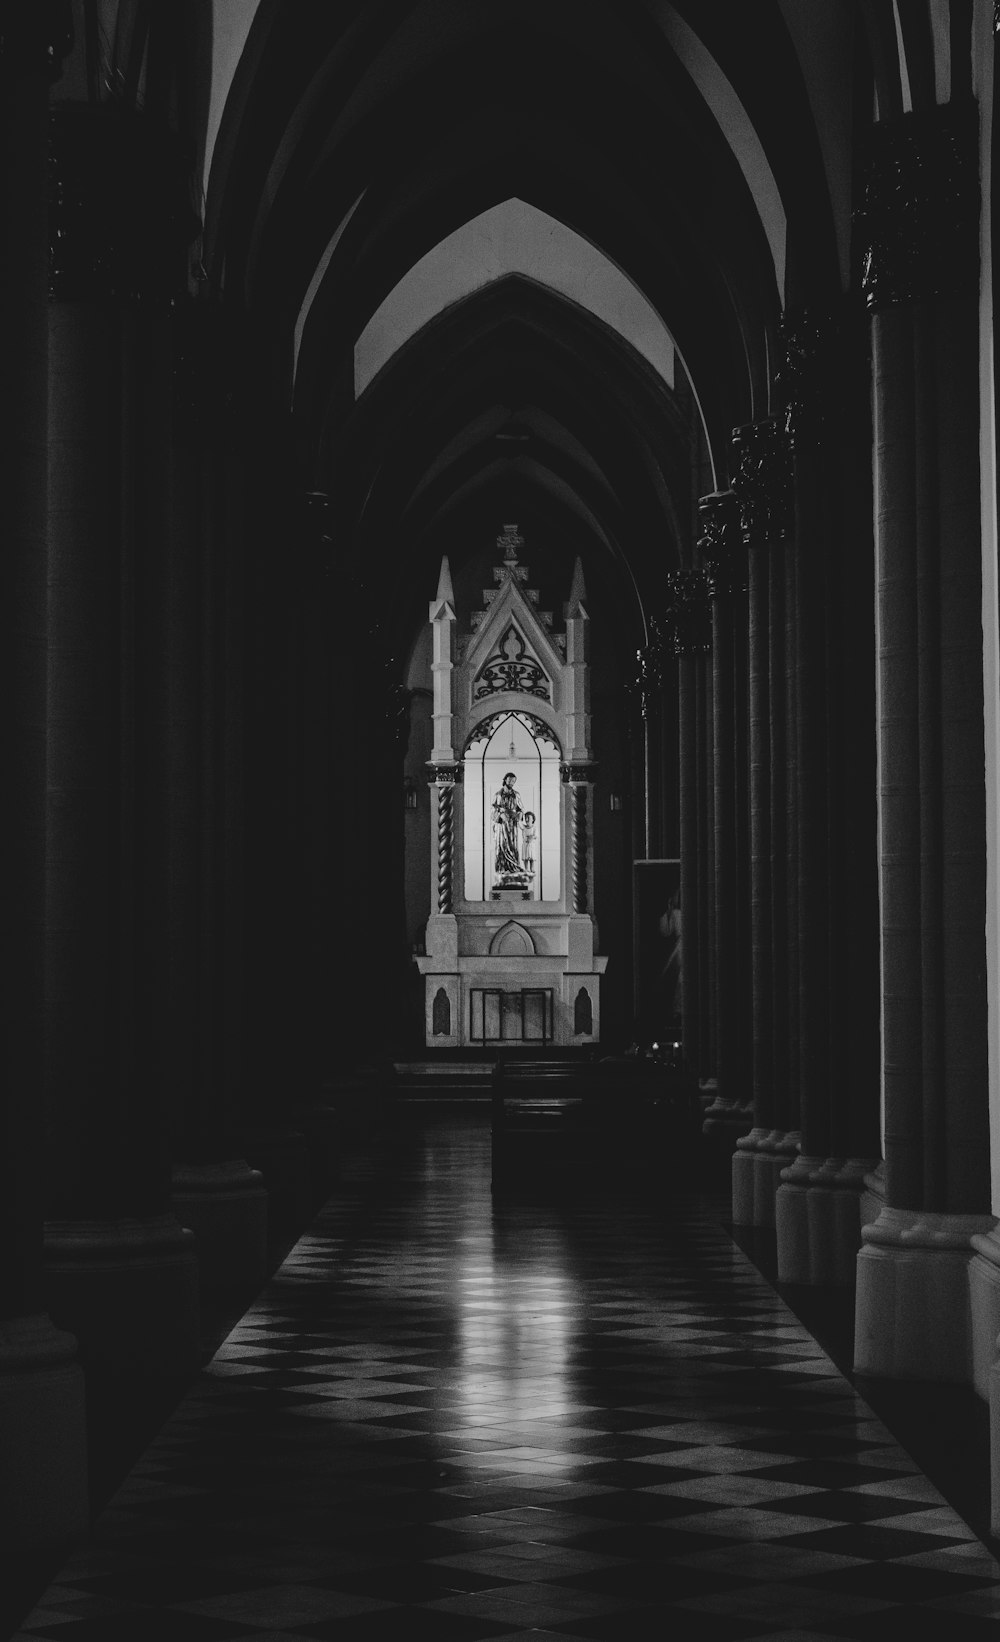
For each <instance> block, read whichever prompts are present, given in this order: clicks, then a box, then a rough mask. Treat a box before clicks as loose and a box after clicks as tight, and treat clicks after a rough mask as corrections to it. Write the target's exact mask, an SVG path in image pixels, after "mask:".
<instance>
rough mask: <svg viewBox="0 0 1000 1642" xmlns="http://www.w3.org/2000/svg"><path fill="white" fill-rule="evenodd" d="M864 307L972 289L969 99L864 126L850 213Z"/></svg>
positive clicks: (973, 127)
mask: <svg viewBox="0 0 1000 1642" xmlns="http://www.w3.org/2000/svg"><path fill="white" fill-rule="evenodd" d="M855 226H856V232H857V236H858V243H859V245H860V248H861V288H862V291H863V293H864V297H865V302H866V303H867V305H868V307H869V309H873V310H877V309H879V308H889V307H897V306H899V305H900V304H901V303H906V302H920V301H927V300H929V299H931V298H934V297H950V296H974V295H975V294H976V293H977V291H978V288H979V158H978V128H977V116H976V108H975V104H974V103H973V102H972V100H971V98H970V99H968V100H964V101H961V102H957V103H954V102H953V103H947V104H944V105H943V106H942V107H939V108H934V109H923V110H920V111H919V112H914V113H911V114H904V115H902V116H901V117H900V118H899V119H896V120H883V121H881V122H880V123H879V124H877V125H875V126H874V127H873V128H872V132H871V157H870V160H869V165H868V174H867V179H866V182H865V189H864V197H863V203H862V205H861V207H860V209H859V211H858V212H857V214H856V219H855Z"/></svg>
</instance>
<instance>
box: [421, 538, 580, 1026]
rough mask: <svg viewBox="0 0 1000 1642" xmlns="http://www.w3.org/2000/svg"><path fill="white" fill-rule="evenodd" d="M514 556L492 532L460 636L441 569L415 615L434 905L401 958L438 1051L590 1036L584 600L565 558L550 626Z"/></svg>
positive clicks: (518, 543)
mask: <svg viewBox="0 0 1000 1642" xmlns="http://www.w3.org/2000/svg"><path fill="white" fill-rule="evenodd" d="M523 545H524V542H523V538H522V537H521V536H520V535H519V534H518V531H517V526H516V525H505V526H504V529H503V532H502V534H501V535H500V536H498V538H497V547H498V548H499V549H500V551H501V552H502V554H503V560H502V563H500V564H499V565H497V566H496V567H495V568H494V571H493V576H494V581H495V584H496V585H495V586H494V587H491V588H487V589H485V590H484V594H483V602H484V608H483V609H482V610H477V611H475V612H474V613H473V617H472V622H471V627H470V630H469V631H468V632H467V633H462V634H459V633H457V632H456V628H457V616H456V611H455V597H454V591H453V588H452V580H451V572H450V569H449V565H448V561H447V559H443V560H442V563H441V574H440V578H439V581H438V589H437V594H436V597H435V598H434V599H432V601H431V604H430V623H431V629H432V636H433V652H432V655H433V659H432V667H431V670H432V679H433V723H434V743H433V749H432V753H431V758H430V761H429V771H430V781H431V790H432V795H433V816H432V823H433V824H432V832H431V836H432V851H431V854H432V861H431V871H432V877H433V882H432V906H433V907H434V908H435V910H434V911H432V913H431V915H430V917H429V918H428V920H427V927H426V933H425V941H424V947H425V950H424V952H423V953H422V954H421V955H420V956H418V957H417V958H416V960H415V961H416V963H417V965H418V967H419V969H420V972H421V974H422V975H423V976H424V981H425V1017H426V1042H427V1045H428V1046H429V1047H434V1048H439V1049H444V1048H452V1047H454V1048H458V1047H461V1046H484V1047H488V1046H490V1045H496V1046H499V1045H501V1044H505V1043H508V1044H526V1045H532V1046H535V1047H538V1048H544V1047H546V1046H548V1045H550V1044H551V1045H560V1046H565V1045H571V1044H576V1045H581V1044H586V1043H593V1042H596V1041H597V1039H598V1037H599V1035H600V977H601V975H602V974H603V973H604V970H605V967H606V965H607V958H606V957H601V956H599V955H598V954H597V953H596V951H595V947H596V944H597V927H596V923H595V920H594V915H593V906H592V900H593V845H592V837H593V827H592V818H591V817H592V803H593V776H594V764H593V760H592V754H591V747H590V678H589V666H588V646H589V617H588V614H587V610H586V602H585V601H586V590H585V587H584V581H583V571H582V567H581V564H580V561H579V559H578V560H577V562H576V567H575V570H574V574H573V580H572V586H571V588H570V591H569V598H568V600H567V602H566V605H565V607H564V619H565V626H564V631H562V632H557V631H554V629H553V618H552V615H551V614H550V613H549V612H547V611H543V610H541V609H539V596H538V593H537V591H536V590H535V589H533V588H531V587H529V586H528V570H527V567H526V566H525V565H523V564H521V562H520V560H519V556H518V555H519V549H521V548H522V547H523Z"/></svg>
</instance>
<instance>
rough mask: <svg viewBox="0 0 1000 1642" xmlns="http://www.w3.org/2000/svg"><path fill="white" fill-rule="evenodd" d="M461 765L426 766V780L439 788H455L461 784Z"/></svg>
mask: <svg viewBox="0 0 1000 1642" xmlns="http://www.w3.org/2000/svg"><path fill="white" fill-rule="evenodd" d="M463 768H464V766H463V765H462V764H428V766H427V775H428V779H429V780H430V781H432V782H434V783H435V784H436V785H437V786H439V787H457V786H461V783H462V770H463Z"/></svg>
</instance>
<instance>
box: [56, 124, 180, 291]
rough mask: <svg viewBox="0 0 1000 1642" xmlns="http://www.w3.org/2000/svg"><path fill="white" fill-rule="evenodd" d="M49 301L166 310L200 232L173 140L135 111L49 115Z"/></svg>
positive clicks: (168, 133)
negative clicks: (151, 305) (143, 305)
mask: <svg viewBox="0 0 1000 1642" xmlns="http://www.w3.org/2000/svg"><path fill="white" fill-rule="evenodd" d="M48 169H49V295H50V297H51V298H53V299H54V300H60V301H70V302H121V303H140V302H147V301H154V302H156V301H159V302H160V303H161V304H164V305H166V304H168V303H169V302H170V301H171V299H173V298H174V297H176V296H177V294H178V293H179V292H181V291H183V289H184V287H185V284H186V280H187V247H188V246H189V245H190V243H191V241H192V240H193V239H194V237H195V235H196V234H197V232H198V229H199V226H200V224H199V222H198V218H197V216H196V215H195V213H194V210H193V209H192V206H191V200H190V194H189V186H188V181H189V180H188V175H187V170H186V166H185V164H184V161H183V159H182V156H181V152H180V149H179V147H178V144H177V141H176V139H175V137H174V136H173V134H172V132H171V131H170V130H169V129H168V128H167V127H166V126H165V125H161V124H159V123H158V122H157V121H155V120H153V119H152V117H150V116H147V115H144V114H137V113H134V112H133V111H131V110H128V109H124V108H117V107H113V106H104V107H99V108H92V107H90V106H80V105H77V104H70V103H66V104H63V105H61V106H60V107H57V108H54V109H52V111H51V113H50V115H49V158H48Z"/></svg>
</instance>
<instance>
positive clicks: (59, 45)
mask: <svg viewBox="0 0 1000 1642" xmlns="http://www.w3.org/2000/svg"><path fill="white" fill-rule="evenodd" d="M57 22H58V19H57V18H56V17H55V16H54V14H53V12H52V10H51V8H42V7H38V8H34V7H21V8H16V9H15V8H8V12H7V13H6V14H5V17H4V37H3V41H2V44H0V215H2V218H3V221H4V222H5V223H6V224H7V225H8V228H9V229H10V230H12V231H11V232H10V235H9V239H8V242H7V246H6V249H5V253H4V255H3V256H0V358H2V359H3V362H4V363H3V370H2V372H0V540H2V541H3V552H2V554H0V627H2V635H3V638H2V643H0V658H2V661H0V665H2V667H3V678H4V684H5V688H4V701H5V702H6V703H7V711H6V713H5V715H4V717H5V724H6V728H7V738H6V741H5V758H4V768H5V775H6V782H5V789H6V790H5V799H4V806H3V814H4V822H5V828H6V832H5V843H6V862H7V873H6V883H7V893H6V898H5V899H6V904H5V910H4V930H5V940H4V953H5V958H6V961H5V963H4V966H3V967H4V975H5V980H4V991H5V995H6V1011H5V1015H4V1030H3V1038H2V1049H3V1057H4V1065H3V1076H2V1078H0V1234H2V1240H3V1259H2V1263H0V1454H2V1455H3V1460H2V1462H0V1520H2V1521H3V1523H4V1533H5V1538H6V1541H7V1551H8V1554H9V1555H11V1556H12V1557H17V1556H18V1555H23V1554H25V1553H29V1554H30V1553H32V1552H35V1551H39V1550H46V1551H48V1550H52V1551H54V1550H56V1548H58V1547H61V1546H63V1545H64V1544H65V1545H68V1544H69V1543H70V1542H71V1541H72V1540H73V1539H75V1538H76V1537H77V1536H78V1535H79V1534H80V1533H81V1532H82V1531H83V1529H84V1528H85V1526H86V1522H87V1514H88V1505H87V1456H86V1427H85V1419H84V1388H83V1371H82V1369H81V1367H80V1362H79V1352H78V1348H77V1342H76V1340H75V1339H74V1337H73V1336H72V1335H71V1334H69V1333H66V1332H64V1331H63V1330H61V1329H57V1328H56V1327H54V1326H53V1323H52V1320H51V1318H50V1316H49V1314H48V1312H47V1310H46V1305H45V1292H44V1281H43V1273H42V1217H43V1212H44V1211H43V1202H44V1195H43V1194H44V1179H43V1175H44V1171H43V1150H44V1108H43V1098H44V1082H43V1055H42V1040H43V1030H44V949H43V940H42V932H43V929H44V923H45V739H46V732H45V722H46V667H45V585H46V568H47V567H46V473H47V453H46V397H47V396H46V360H47V323H48V315H47V305H48V295H47V271H48V233H47V224H46V209H45V193H46V187H45V184H46V152H47V144H48V98H49V81H50V79H52V78H53V77H56V76H57V75H58V72H59V60H60V57H61V55H62V53H63V51H64V50H65V49H66V48H67V46H68V36H67V35H66V34H63V35H62V36H60V34H59V31H58V29H57V28H54V26H53V25H54V24H55V23H57Z"/></svg>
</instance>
